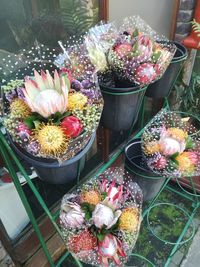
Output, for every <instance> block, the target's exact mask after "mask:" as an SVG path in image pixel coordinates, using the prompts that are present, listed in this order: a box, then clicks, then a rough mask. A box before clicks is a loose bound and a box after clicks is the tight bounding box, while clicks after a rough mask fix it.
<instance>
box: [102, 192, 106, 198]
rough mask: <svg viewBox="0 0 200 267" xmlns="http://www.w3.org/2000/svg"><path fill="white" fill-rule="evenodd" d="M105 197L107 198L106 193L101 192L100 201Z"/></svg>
mask: <svg viewBox="0 0 200 267" xmlns="http://www.w3.org/2000/svg"><path fill="white" fill-rule="evenodd" d="M106 197H107V193H106V192H103V193H102V194H101V198H102V200H104V199H105V198H106Z"/></svg>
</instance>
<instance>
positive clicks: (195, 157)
mask: <svg viewBox="0 0 200 267" xmlns="http://www.w3.org/2000/svg"><path fill="white" fill-rule="evenodd" d="M185 153H187V155H188V157H189V159H190V161H191V163H192V164H194V165H197V163H198V161H199V154H198V152H195V151H187V152H185Z"/></svg>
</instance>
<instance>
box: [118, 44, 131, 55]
mask: <svg viewBox="0 0 200 267" xmlns="http://www.w3.org/2000/svg"><path fill="white" fill-rule="evenodd" d="M132 50H133V48H132V46H131V45H130V44H128V43H124V44H118V45H116V46H115V47H114V51H115V52H116V54H117V55H118V57H119V58H123V57H124V56H127V55H128V54H129V53H130V52H131V51H132Z"/></svg>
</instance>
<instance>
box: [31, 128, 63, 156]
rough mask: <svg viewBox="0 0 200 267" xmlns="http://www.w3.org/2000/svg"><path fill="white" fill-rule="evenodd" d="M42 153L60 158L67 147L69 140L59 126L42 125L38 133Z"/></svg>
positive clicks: (37, 137)
mask: <svg viewBox="0 0 200 267" xmlns="http://www.w3.org/2000/svg"><path fill="white" fill-rule="evenodd" d="M36 139H37V140H38V142H39V144H40V147H41V152H42V153H44V154H45V155H47V156H51V155H53V156H59V155H60V154H62V153H63V152H64V151H65V150H66V147H67V140H66V137H65V135H64V133H63V131H62V129H61V128H60V127H59V126H56V125H51V124H47V125H41V126H40V128H39V129H38V130H37V132H36Z"/></svg>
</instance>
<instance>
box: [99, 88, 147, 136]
mask: <svg viewBox="0 0 200 267" xmlns="http://www.w3.org/2000/svg"><path fill="white" fill-rule="evenodd" d="M100 88H101V92H102V95H103V99H104V109H103V113H102V116H101V124H102V126H103V127H105V128H107V129H109V130H112V131H121V130H128V129H130V128H131V126H133V125H134V123H135V122H136V121H137V117H138V113H139V109H140V106H141V103H142V99H143V97H144V94H145V91H146V87H142V88H141V87H139V86H134V87H133V86H132V87H125V88H112V87H107V86H105V85H103V84H100Z"/></svg>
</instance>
